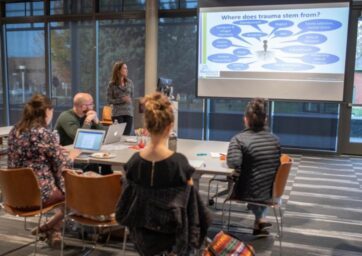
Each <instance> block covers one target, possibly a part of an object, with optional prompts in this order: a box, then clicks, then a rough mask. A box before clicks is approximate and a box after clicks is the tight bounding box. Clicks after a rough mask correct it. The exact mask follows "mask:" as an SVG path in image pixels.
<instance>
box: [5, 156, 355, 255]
mask: <svg viewBox="0 0 362 256" xmlns="http://www.w3.org/2000/svg"><path fill="white" fill-rule="evenodd" d="M292 156H293V158H294V164H293V168H292V172H291V174H290V176H289V180H288V184H287V188H286V192H285V195H284V197H283V199H284V203H285V214H284V220H285V223H284V237H283V251H282V252H283V255H290V256H299V255H300V256H302V255H303V256H304V255H341V256H342V255H352V256H362V232H361V230H362V214H361V213H362V158H357V157H347V156H340V157H317V156H315V157H313V156H304V155H292ZM4 164H5V165H6V162H4V157H2V156H0V165H4ZM209 178H210V176H204V177H203V178H202V179H201V183H200V193H201V195H202V197H203V198H204V199H205V202H206V196H207V186H208V180H209ZM221 186H222V185H221ZM220 201H222V199H219V202H220ZM220 206H221V204H220V203H219V204H218V206H217V208H214V207H210V210H211V212H212V215H213V219H214V222H213V225H212V227H211V228H210V231H209V236H210V237H212V236H213V235H214V234H215V233H216V232H218V231H219V230H220V229H221V228H222V226H221V210H220V209H219V208H220ZM232 209H233V211H232V215H231V220H232V226H231V232H232V233H234V234H235V235H237V236H239V237H240V238H242V239H244V240H245V241H251V243H252V244H253V245H254V247H255V250H256V252H257V255H258V256H263V255H279V243H278V240H277V239H274V236H270V237H268V238H260V239H256V238H255V237H253V236H251V234H250V231H249V230H245V229H242V228H240V225H242V226H249V227H250V226H251V225H252V223H253V216H252V215H251V214H250V213H248V212H245V207H244V206H241V205H237V204H233V205H232ZM241 211H244V212H241ZM270 221H271V222H274V219H273V218H272V216H270ZM0 223H1V225H0V255H30V254H31V252H32V245H30V246H25V247H24V248H22V249H20V250H18V251H15V252H12V253H9V254H6V252H8V251H9V250H12V249H14V248H16V247H18V246H21V245H26V244H27V243H30V242H31V241H32V239H33V237H32V236H31V235H30V234H29V232H26V231H24V230H23V229H22V220H19V219H16V218H14V217H11V216H9V215H6V214H3V213H1V215H0ZM33 225H35V224H33ZM272 231H275V230H272ZM66 242H67V247H66V250H65V252H66V255H80V254H83V253H84V251H83V252H82V244H81V241H80V240H79V239H77V238H76V233H74V231H73V232H69V233H68V234H67V236H66ZM88 247H89V249H92V246H88ZM121 247H122V242H121V241H120V240H119V241H118V240H114V239H113V240H111V243H110V244H109V245H107V246H104V245H100V246H98V247H97V248H96V249H95V250H91V251H90V254H91V255H122V252H121ZM86 252H87V250H86ZM40 253H41V255H59V251H57V250H51V249H49V248H48V247H47V246H46V245H45V244H43V245H42V249H41V250H40ZM127 255H137V253H136V252H135V251H134V249H133V247H132V243H131V242H129V243H128V244H127Z"/></svg>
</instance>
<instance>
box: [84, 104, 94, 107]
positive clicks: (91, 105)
mask: <svg viewBox="0 0 362 256" xmlns="http://www.w3.org/2000/svg"><path fill="white" fill-rule="evenodd" d="M83 106H87V107H93V106H94V103H89V104H83Z"/></svg>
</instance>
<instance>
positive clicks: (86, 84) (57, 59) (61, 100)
mask: <svg viewBox="0 0 362 256" xmlns="http://www.w3.org/2000/svg"><path fill="white" fill-rule="evenodd" d="M94 24H95V23H94V22H91V21H90V22H76V21H74V22H52V23H51V29H50V53H51V67H52V70H51V91H52V98H53V101H55V103H56V108H55V109H56V112H55V113H54V118H53V122H55V121H56V119H57V116H58V114H59V113H60V112H62V111H64V110H66V109H69V108H71V107H72V105H73V100H72V99H73V95H74V94H76V93H77V92H88V93H90V94H91V95H92V96H93V97H94V98H95V97H96V83H95V81H96V76H95V59H96V58H95V53H96V51H95V33H94V27H95V25H94Z"/></svg>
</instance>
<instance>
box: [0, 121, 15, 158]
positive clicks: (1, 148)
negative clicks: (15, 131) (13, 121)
mask: <svg viewBox="0 0 362 256" xmlns="http://www.w3.org/2000/svg"><path fill="white" fill-rule="evenodd" d="M12 128H13V126H3V127H0V154H5V153H6V150H7V146H6V145H3V138H5V137H8V135H9V132H10V130H11V129H12Z"/></svg>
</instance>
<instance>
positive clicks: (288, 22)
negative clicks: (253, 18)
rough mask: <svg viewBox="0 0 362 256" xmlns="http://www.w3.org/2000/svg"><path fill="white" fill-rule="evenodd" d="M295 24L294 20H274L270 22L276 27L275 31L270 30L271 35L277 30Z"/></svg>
mask: <svg viewBox="0 0 362 256" xmlns="http://www.w3.org/2000/svg"><path fill="white" fill-rule="evenodd" d="M293 25H294V22H293V21H291V20H274V21H272V22H270V23H269V26H271V27H272V28H274V29H273V31H272V32H270V34H269V35H272V34H273V33H275V31H277V30H278V29H280V28H289V27H291V26H293Z"/></svg>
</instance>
